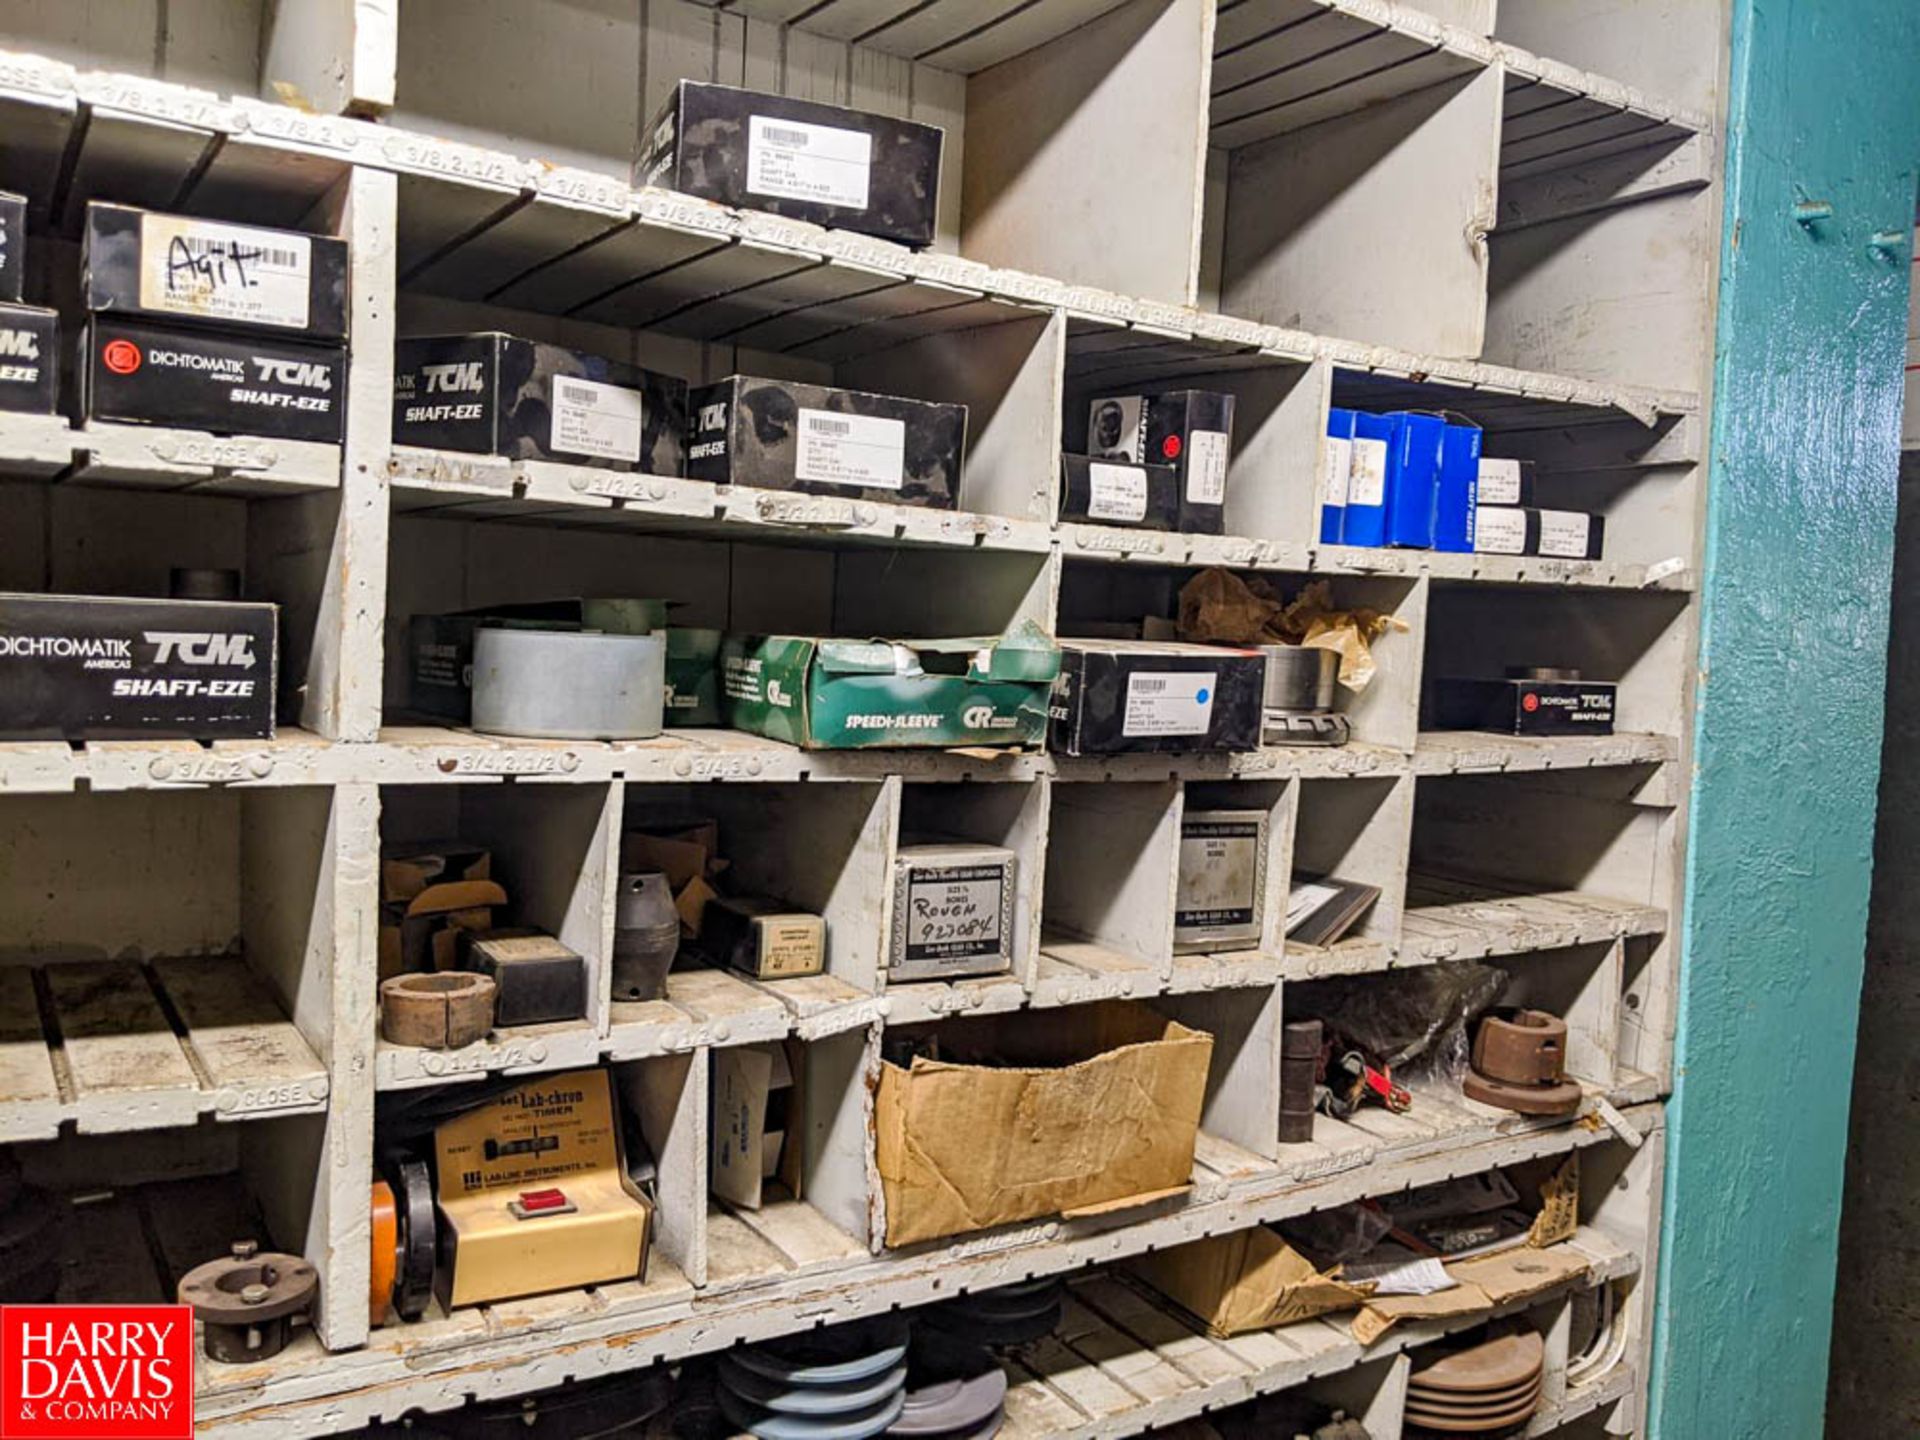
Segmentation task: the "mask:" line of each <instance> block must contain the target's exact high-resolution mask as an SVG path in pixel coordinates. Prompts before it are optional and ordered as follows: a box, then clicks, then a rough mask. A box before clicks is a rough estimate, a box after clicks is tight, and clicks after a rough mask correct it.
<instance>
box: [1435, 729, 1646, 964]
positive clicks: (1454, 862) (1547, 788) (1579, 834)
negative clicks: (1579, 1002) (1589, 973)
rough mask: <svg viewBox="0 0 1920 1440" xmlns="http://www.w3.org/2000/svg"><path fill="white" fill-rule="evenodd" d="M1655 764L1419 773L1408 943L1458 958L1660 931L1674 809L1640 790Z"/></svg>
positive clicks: (1441, 956)
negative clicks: (1513, 772) (1512, 772)
mask: <svg viewBox="0 0 1920 1440" xmlns="http://www.w3.org/2000/svg"><path fill="white" fill-rule="evenodd" d="M1657 768H1658V767H1653V766H1643V765H1625V766H1620V767H1617V768H1612V769H1604V770H1601V769H1595V770H1577V771H1568V772H1565V773H1552V772H1549V773H1547V774H1544V775H1531V774H1519V775H1505V776H1484V775H1452V776H1423V777H1421V779H1420V780H1419V781H1418V792H1417V799H1416V803H1415V806H1414V817H1413V843H1412V851H1411V862H1410V863H1411V867H1412V875H1411V878H1410V880H1409V882H1408V899H1407V904H1408V912H1407V926H1408V932H1409V946H1410V948H1412V949H1415V950H1419V951H1422V952H1424V953H1427V954H1430V955H1432V956H1434V957H1435V958H1448V957H1451V958H1457V959H1466V958H1470V957H1472V956H1475V955H1485V954H1493V955H1502V954H1509V953H1518V952H1522V951H1532V950H1548V949H1554V948H1557V947H1560V946H1566V945H1574V944H1582V943H1586V942H1598V941H1602V940H1607V941H1611V940H1613V939H1615V938H1616V937H1620V936H1641V935H1652V934H1658V933H1660V932H1661V931H1663V930H1664V929H1665V925H1666V906H1667V905H1668V903H1669V899H1670V895H1671V887H1672V885H1673V884H1674V876H1673V873H1672V867H1671V866H1670V865H1669V864H1668V863H1667V856H1668V854H1669V851H1668V849H1667V845H1668V843H1669V831H1670V827H1671V824H1672V816H1673V812H1672V810H1671V809H1670V808H1669V802H1664V801H1663V800H1662V798H1661V797H1659V796H1658V795H1657V794H1656V795H1655V796H1653V797H1652V798H1647V797H1644V796H1643V795H1642V793H1641V792H1642V787H1643V786H1645V785H1646V784H1647V782H1648V779H1649V776H1650V774H1651V773H1652V772H1653V771H1655V770H1656V769H1657ZM1449 941H1450V942H1451V944H1450V945H1449V943H1448V942H1449Z"/></svg>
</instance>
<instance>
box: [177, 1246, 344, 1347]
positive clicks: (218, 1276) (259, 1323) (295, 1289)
mask: <svg viewBox="0 0 1920 1440" xmlns="http://www.w3.org/2000/svg"><path fill="white" fill-rule="evenodd" d="M319 1294H320V1277H319V1275H317V1274H316V1273H315V1272H314V1268H313V1266H311V1265H309V1264H308V1263H307V1262H306V1261H305V1260H303V1259H301V1258H300V1257H299V1256H298V1255H280V1254H276V1253H274V1252H272V1251H267V1252H264V1253H263V1252H262V1251H261V1249H260V1247H259V1246H258V1245H256V1244H255V1243H254V1242H253V1241H251V1240H238V1241H235V1242H234V1246H233V1253H232V1254H231V1255H224V1256H222V1257H221V1258H220V1259H218V1260H209V1261H207V1263H206V1264H204V1265H199V1266H195V1267H194V1268H193V1269H192V1270H189V1271H188V1272H187V1274H186V1277H185V1278H184V1279H183V1280H181V1282H180V1303H181V1304H182V1305H191V1306H192V1307H193V1318H194V1319H195V1320H198V1321H199V1322H200V1323H201V1325H202V1326H203V1327H204V1330H203V1334H202V1336H201V1341H200V1343H201V1346H202V1348H203V1349H204V1350H205V1351H206V1353H207V1358H208V1359H210V1360H225V1361H229V1362H235V1361H244V1360H265V1359H266V1358H268V1357H269V1356H272V1355H278V1354H279V1353H280V1352H281V1351H282V1350H284V1349H286V1348H287V1341H288V1340H290V1339H292V1338H293V1325H294V1321H296V1320H297V1319H299V1318H300V1317H301V1316H303V1315H305V1314H306V1313H307V1312H308V1311H309V1310H311V1309H312V1308H313V1302H314V1300H315V1299H316V1298H317V1297H318V1296H319Z"/></svg>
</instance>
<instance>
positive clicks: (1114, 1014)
mask: <svg viewBox="0 0 1920 1440" xmlns="http://www.w3.org/2000/svg"><path fill="white" fill-rule="evenodd" d="M939 1039H940V1044H941V1046H942V1048H943V1051H944V1052H945V1053H947V1054H950V1055H953V1056H955V1057H956V1058H957V1060H958V1062H959V1063H955V1061H954V1060H928V1059H926V1058H925V1057H918V1056H917V1057H915V1059H914V1061H913V1064H912V1068H911V1069H902V1068H900V1067H899V1066H898V1065H894V1064H882V1065H881V1067H880V1085H879V1093H878V1096H877V1098H876V1100H875V1117H874V1124H875V1130H876V1138H875V1145H876V1149H877V1157H876V1158H877V1163H878V1166H879V1170H880V1180H881V1185H882V1187H883V1189H884V1191H885V1196H886V1205H887V1244H889V1245H910V1244H913V1243H914V1242H915V1241H919V1240H932V1239H936V1238H938V1237H939V1236H942V1235H957V1234H959V1233H961V1232H962V1231H967V1230H980V1229H984V1228H986V1227H987V1226H990V1225H1005V1224H1009V1223H1011V1222H1013V1221H1016V1220H1030V1219H1033V1218H1035V1217H1037V1216H1041V1215H1057V1214H1064V1215H1073V1214H1076V1213H1080V1214H1084V1213H1093V1212H1097V1211H1103V1210H1113V1209H1118V1208H1120V1207H1122V1206H1125V1205H1137V1204H1142V1203H1144V1202H1146V1201H1149V1200H1155V1199H1160V1198H1163V1197H1165V1196H1168V1195H1172V1194H1176V1193H1178V1192H1179V1191H1181V1190H1184V1189H1185V1188H1186V1186H1187V1183H1188V1181H1189V1180H1190V1178H1191V1176H1192V1173H1193V1146H1194V1139H1195V1137H1196V1136H1197V1135H1198V1133H1199V1129H1200V1106H1201V1101H1202V1100H1203V1099H1204V1097H1205V1092H1206V1084H1207V1065H1208V1062H1209V1060H1210V1058H1211V1057H1212V1054H1213V1037H1212V1036H1211V1035H1206V1034H1203V1033H1201V1032H1200V1031H1197V1030H1189V1029H1188V1028H1187V1027H1186V1026H1184V1025H1181V1024H1179V1023H1178V1022H1176V1021H1173V1020H1169V1019H1167V1018H1166V1017H1165V1016H1163V1015H1161V1014H1159V1013H1158V1012H1156V1011H1155V1010H1153V1009H1151V1008H1150V1007H1148V1006H1146V1005H1141V1004H1135V1003H1132V1002H1128V1001H1109V1002H1106V1003H1103V1004H1098V1005H1082V1006H1075V1007H1072V1008H1070V1009H1065V1010H1049V1011H1046V1012H1044V1013H1030V1014H1027V1015H1005V1016H993V1017H990V1018H986V1019H961V1020H950V1021H947V1022H945V1023H944V1024H943V1025H942V1026H941V1028H940V1031H939ZM989 1059H990V1060H992V1061H994V1062H995V1063H993V1064H980V1063H967V1062H970V1061H981V1060H989Z"/></svg>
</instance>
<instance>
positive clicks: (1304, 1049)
mask: <svg viewBox="0 0 1920 1440" xmlns="http://www.w3.org/2000/svg"><path fill="white" fill-rule="evenodd" d="M1321 1043H1322V1040H1321V1028H1320V1022H1319V1021H1318V1020H1297V1021H1295V1022H1293V1023H1292V1024H1290V1025H1285V1026H1282V1027H1281V1030H1280V1143H1281V1144H1283V1145H1299V1144H1303V1143H1305V1142H1306V1141H1309V1140H1311V1139H1313V1087H1314V1085H1315V1083H1316V1082H1317V1080H1318V1079H1319V1071H1320V1047H1321Z"/></svg>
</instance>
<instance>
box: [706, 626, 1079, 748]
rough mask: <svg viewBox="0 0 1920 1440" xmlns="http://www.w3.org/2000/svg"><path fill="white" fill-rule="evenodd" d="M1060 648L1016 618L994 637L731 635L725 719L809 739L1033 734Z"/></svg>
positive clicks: (801, 741)
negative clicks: (882, 637)
mask: <svg viewBox="0 0 1920 1440" xmlns="http://www.w3.org/2000/svg"><path fill="white" fill-rule="evenodd" d="M1059 671H1060V651H1059V649H1058V647H1056V646H1055V645H1054V643H1053V641H1052V640H1051V639H1050V638H1049V637H1048V636H1047V635H1046V634H1045V633H1044V632H1043V631H1041V630H1040V629H1039V627H1038V626H1035V625H1032V624H1031V623H1028V622H1022V623H1021V624H1020V625H1018V626H1016V627H1015V628H1014V629H1012V630H1010V631H1008V632H1007V634H1005V635H1002V636H1000V637H999V638H997V639H992V638H988V639H964V640H828V639H820V638H817V637H814V636H807V635H729V636H728V637H727V639H726V643H725V644H724V645H723V646H722V647H721V651H720V686H721V705H722V707H723V708H724V709H725V711H726V717H727V723H728V724H729V725H731V726H733V728H734V729H736V730H746V731H750V732H752V733H753V734H755V735H765V736H768V737H770V738H772V739H775V740H785V741H787V742H789V743H790V744H794V745H800V746H804V747H806V748H808V749H813V750H853V749H862V748H867V747H873V746H896V745H918V746H930V747H938V746H951V745H1038V744H1039V743H1040V742H1041V741H1042V740H1044V739H1045V738H1046V733H1047V696H1048V694H1049V693H1050V691H1051V689H1052V686H1053V679H1054V676H1055V675H1057V674H1058V673H1059Z"/></svg>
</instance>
